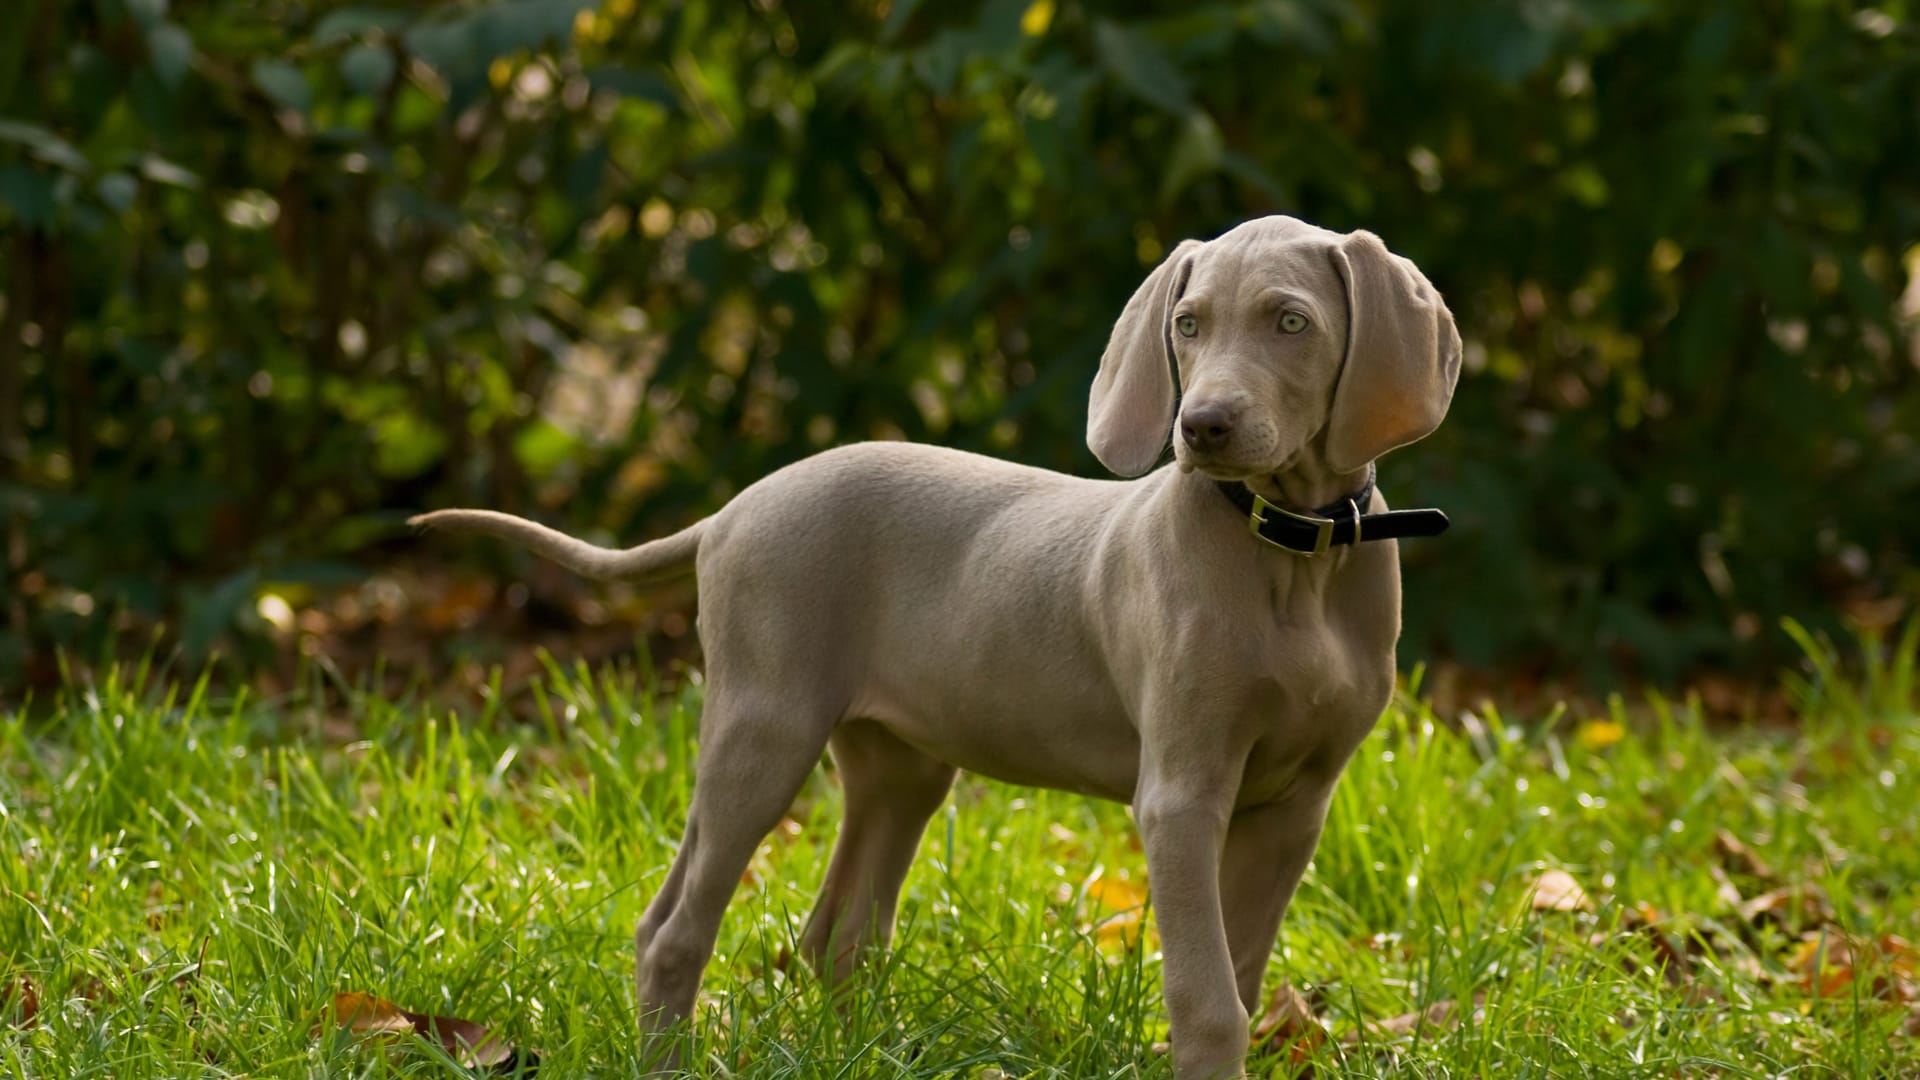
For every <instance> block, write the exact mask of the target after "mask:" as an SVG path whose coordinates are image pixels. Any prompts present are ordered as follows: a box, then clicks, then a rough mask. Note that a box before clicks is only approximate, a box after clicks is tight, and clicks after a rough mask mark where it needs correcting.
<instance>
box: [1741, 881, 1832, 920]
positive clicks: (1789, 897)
mask: <svg viewBox="0 0 1920 1080" xmlns="http://www.w3.org/2000/svg"><path fill="white" fill-rule="evenodd" d="M1739 911H1740V918H1741V919H1742V920H1744V921H1746V922H1750V923H1759V922H1761V921H1762V920H1767V921H1771V922H1774V923H1777V924H1779V925H1780V926H1781V927H1782V928H1784V929H1787V930H1796V929H1798V928H1800V927H1804V926H1820V925H1823V924H1825V923H1827V922H1830V921H1832V919H1833V902H1832V901H1831V900H1828V899H1827V894H1826V893H1824V892H1822V891H1821V890H1820V888H1819V886H1817V885H1806V884H1801V885H1787V886H1784V887H1782V888H1778V889H1772V890H1769V891H1767V892H1763V893H1761V894H1760V895H1759V896H1756V897H1754V898H1753V899H1751V900H1748V901H1746V902H1745V903H1743V904H1741V905H1740V907H1739Z"/></svg>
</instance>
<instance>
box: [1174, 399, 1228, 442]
mask: <svg viewBox="0 0 1920 1080" xmlns="http://www.w3.org/2000/svg"><path fill="white" fill-rule="evenodd" d="M1180 437H1181V438H1183V439H1185V440H1187V446H1188V447H1190V448H1191V449H1193V450H1194V451H1196V452H1198V453H1202V454H1211V453H1213V452H1214V451H1217V450H1219V449H1220V448H1221V447H1223V446H1225V445H1227V440H1228V439H1230V438H1232V437H1233V410H1232V409H1230V408H1228V407H1227V406H1225V405H1223V404H1221V403H1219V402H1217V401H1208V402H1202V403H1200V404H1198V405H1189V406H1188V407H1186V408H1184V409H1182V410H1180Z"/></svg>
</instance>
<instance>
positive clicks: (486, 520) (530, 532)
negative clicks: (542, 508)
mask: <svg viewBox="0 0 1920 1080" xmlns="http://www.w3.org/2000/svg"><path fill="white" fill-rule="evenodd" d="M407 524H409V525H412V526H413V527H414V528H416V529H454V530H457V531H466V532H478V533H486V534H487V535H489V536H497V537H499V538H500V539H502V540H507V541H511V542H512V543H515V544H518V545H520V546H521V547H523V548H526V549H527V550H529V551H531V552H533V553H534V554H535V555H539V556H541V557H543V558H547V559H551V560H553V561H554V562H557V563H559V564H560V565H561V566H564V567H566V568H567V569H569V570H572V571H573V572H574V573H576V574H584V575H585V576H587V577H590V578H598V579H600V580H602V581H612V580H615V579H629V580H635V581H639V582H641V583H649V582H656V581H671V580H673V579H674V578H678V577H685V576H687V575H688V574H691V573H692V572H693V556H694V554H695V553H696V552H698V551H699V550H700V537H701V535H702V534H703V533H705V532H706V531H707V523H706V521H704V520H702V521H696V522H694V523H693V524H692V525H689V526H687V527H686V528H684V529H681V530H680V531H679V532H677V533H674V534H673V535H672V536H663V537H661V538H660V539H658V540H649V541H648V542H646V543H644V544H641V545H639V546H638V547H630V548H626V549H624V550H621V549H617V548H603V547H601V546H600V545H598V544H589V543H587V542H586V541H585V540H577V539H575V538H573V537H571V536H568V535H567V534H566V533H563V532H560V531H558V530H556V529H549V528H547V527H546V526H545V525H542V524H540V523H539V522H535V521H528V520H527V519H526V518H521V517H514V516H513V515H512V514H502V513H499V512H497V511H493V510H435V511H434V512H433V513H431V514H419V515H416V516H414V517H410V518H408V519H407Z"/></svg>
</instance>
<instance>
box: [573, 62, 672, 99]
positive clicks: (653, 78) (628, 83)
mask: <svg viewBox="0 0 1920 1080" xmlns="http://www.w3.org/2000/svg"><path fill="white" fill-rule="evenodd" d="M587 83H588V84H589V85H590V86H592V87H593V89H594V90H595V91H596V92H597V91H601V90H611V91H612V92H614V93H616V94H619V95H620V96H621V97H630V98H640V99H641V100H643V101H651V102H654V103H656V104H659V105H663V106H665V107H667V108H669V109H676V110H677V109H678V108H679V107H680V95H678V94H676V93H674V90H673V84H672V83H670V82H668V81H667V80H666V79H665V78H664V77H663V76H661V75H658V74H656V73H654V72H651V71H636V70H634V69H633V68H623V67H602V68H594V69H592V70H591V71H588V72H587Z"/></svg>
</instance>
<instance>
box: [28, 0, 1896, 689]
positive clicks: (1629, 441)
mask: <svg viewBox="0 0 1920 1080" xmlns="http://www.w3.org/2000/svg"><path fill="white" fill-rule="evenodd" d="M1910 14H1911V13H1910V10H1909V5H1907V4H1905V3H1903V2H1900V0H1892V2H1889V3H1888V4H1886V5H1885V6H1883V7H1881V8H1878V9H1874V8H1863V7H1860V6H1858V5H1857V4H1854V3H1847V2H1840V0H1694V2H1690V3H1685V4H1668V3H1652V2H1633V0H1527V2H1520V3H1494V2H1475V3H1463V4H1445V5H1434V4H1426V3H1422V2H1417V0H1374V2H1368V0H1355V2H1351V3H1346V2H1339V0H1249V2H1233V3H1214V2H1188V3H1180V4H1143V3H1134V4H1115V5H1093V4H1084V3H1077V2H1072V0H1011V2H1002V0H993V2H988V3H943V4H930V3H921V2H919V0H892V2H889V0H878V2H877V3H860V4H830V3H820V2H812V0H756V2H754V3H751V4H747V3H738V2H731V0H730V2H703V0H686V2H683V3H663V2H657V0H646V2H642V0H605V2H604V3H601V4H597V5H588V4H583V3H580V2H578V0H503V2H495V3H486V4H461V3H442V4H435V5H418V4H411V3H408V4H402V3H393V4H389V5H384V6H383V5H375V4H368V3H344V4H336V3H328V2H319V0H317V2H313V3H297V2H290V0H259V2H249V3H241V2H237V0H207V2H190V0H173V2H172V3H171V4H170V3H169V2H168V0H14V2H13V3H12V4H10V5H8V11H7V12H6V14H5V15H3V16H0V19H5V20H7V22H8V25H7V26H6V27H5V29H4V32H3V33H0V115H4V116H5V117H6V119H5V120H4V122H0V229H3V230H4V238H5V244H4V251H5V265H4V266H3V267H0V275H3V276H0V287H4V298H5V309H4V321H3V322H0V529H4V535H3V536H0V541H3V542H4V543H3V546H0V556H3V557H0V564H3V569H0V574H3V575H4V577H0V603H4V604H5V605H6V611H5V612H4V618H5V619H6V620H7V625H8V628H9V631H10V636H9V638H8V642H9V643H8V645H7V646H6V647H5V649H4V650H0V653H3V655H0V671H5V670H13V669H16V668H17V665H18V664H19V662H20V660H21V658H22V656H23V655H24V654H25V653H27V652H28V651H29V650H34V649H42V648H44V647H45V646H48V645H51V644H67V645H78V646H82V647H84V646H85V645H86V644H87V636H88V635H89V634H102V633H107V632H110V631H109V628H110V627H111V625H112V624H113V622H114V620H112V619H107V618H103V617H102V616H105V615H108V614H113V613H121V615H122V617H123V618H133V617H139V618H156V617H162V618H168V619H170V620H172V621H174V622H175V624H176V625H178V626H179V627H180V628H181V631H182V633H183V635H184V638H185V640H186V642H187V644H188V645H189V647H190V648H191V649H194V650H200V649H205V648H206V647H207V646H208V645H210V644H211V643H213V642H214V641H216V640H218V639H221V638H222V637H224V636H226V635H228V634H230V633H232V632H233V631H234V630H235V629H236V628H243V626H244V623H245V621H246V620H248V619H250V618H253V617H254V616H253V614H252V613H253V612H254V610H255V604H254V600H255V597H256V594H257V593H258V591H259V590H261V589H262V588H264V587H266V586H267V585H268V584H270V583H280V586H281V587H282V591H285V586H286V584H287V583H292V584H295V585H304V586H306V587H312V588H324V587H326V586H327V585H329V584H332V583H336V582H343V581H348V580H352V579H354V578H356V577H358V576H360V575H362V574H363V573H364V564H363V563H361V562H359V561H356V560H357V558H361V557H364V556H357V555H356V553H357V552H363V551H364V550H365V546H366V545H367V544H368V543H369V541H373V540H376V539H379V538H382V537H390V536H391V535H392V534H393V531H394V529H395V526H396V524H397V522H398V519H399V518H400V517H401V516H402V515H403V514H404V513H406V512H408V511H412V510H415V509H418V508H421V507H426V506H433V505H445V504H452V503H477V504H484V505H490V506H497V507H502V508H506V509H510V510H515V511H519V512H522V513H530V514H534V515H537V516H540V517H542V518H545V519H548V520H551V521H554V522H556V523H558V524H561V525H563V526H566V527H569V528H572V529H576V530H584V531H586V532H588V533H590V534H593V535H596V536H599V537H601V538H620V539H624V540H628V541H631V540H635V539H638V538H640V537H643V536H646V535H649V534H652V533H655V532H658V531H660V530H662V529H665V528H667V527H669V526H670V525H672V524H676V523H678V522H681V521H684V520H686V519H690V518H691V517H694V516H697V515H698V514H700V513H703V512H705V511H707V510H710V509H711V508H712V507H714V506H715V505H717V504H719V503H720V502H721V501H722V500H724V499H725V498H726V497H727V496H728V495H729V494H730V493H731V492H733V491H736V490H738V489H739V488H740V487H741V486H743V485H745V484H747V483H749V482H751V481H752V480H753V479H755V478H757V477H759V476H761V475H763V474H765V473H766V472H768V471H769V470H771V469H773V468H776V467H778V466H779V465H781V464H784V463H786V462H788V461H792V460H794V459H796V458H799V457H801V456H803V455H806V454H808V453H811V452H813V451H814V450H816V449H818V448H820V447H824V446H827V445H830V444H833V443H837V442H843V441H849V440H856V439H866V438H874V437H901V436H904V437H906V438H911V439H919V440H928V441H936V442H941V443H946V444H949V445H954V446H960V447H966V448H971V449H977V450H981V451H985V452H988V453H993V454H998V455H1002V456H1007V457H1013V458H1017V459H1020V460H1025V461H1030V462H1034V463H1037V464H1041V465H1047V466H1052V467H1056V468H1063V469H1068V470H1072V471H1077V472H1081V473H1084V474H1090V475H1091V474H1094V473H1095V472H1096V469H1097V467H1096V466H1095V465H1094V463H1093V462H1092V459H1091V458H1090V457H1089V456H1088V455H1087V454H1086V452H1085V451H1084V449H1083V448H1082V444H1081V425H1082V423H1083V421H1084V409H1085V392H1086V387H1087V384H1088V382H1089V380H1090V379H1091V376H1092V373H1093V369H1094V366H1095V362H1096V359H1097V356H1098V354H1099V351H1100V348H1101V346H1102V344H1103V342H1104V339H1105V335H1106V332H1107V328H1108V326H1109V325H1110V323H1111V320H1112V319H1113V317H1114V315H1115V314H1116V313H1117V312H1118V310H1119V308H1120V306H1121V304H1122V303H1123V302H1124V300H1125V298H1126V297H1127V295H1128V294H1129V293H1130V291H1131V290H1132V288H1133V287H1134V285H1135V284H1136V283H1137V282H1138V280H1139V279H1140V277H1141V276H1142V274H1143V272H1144V270H1145V269H1146V268H1147V267H1148V266H1150V265H1151V264H1152V263H1154V262H1155V261H1156V260H1157V259H1158V258H1159V257H1160V256H1161V254H1162V252H1163V251H1165V250H1166V249H1167V248H1168V247H1170V246H1171V245H1172V244H1174V243H1175V242H1177V241H1178V240H1179V239H1181V238H1183V237H1186V236H1194V235H1198V236H1207V235H1211V234H1213V233H1215V232H1217V231H1219V230H1221V229H1223V228H1225V227H1227V226H1229V225H1231V224H1232V223H1234V222H1236V221H1237V220H1239V219H1242V218H1244V217H1247V216H1251V215H1255V214H1262V213H1269V212H1288V213H1295V214H1300V215H1302V216H1305V217H1308V218H1310V219H1313V220H1315V221H1318V222H1320V223H1322V224H1324V225H1327V226H1330V227H1333V228H1337V229H1349V228H1356V227H1366V228H1370V229H1373V230H1375V231H1376V232H1379V233H1380V234H1382V235H1383V236H1384V237H1386V238H1387V240H1388V242H1389V243H1390V244H1391V245H1392V246H1394V247H1395V248H1396V249H1397V250H1399V251H1401V252H1402V253H1404V254H1406V255H1408V256H1410V257H1411V258H1413V259H1414V260H1416V261H1417V262H1419V263H1420V264H1421V265H1422V266H1423V267H1424V268H1426V270H1427V271H1428V273H1429V274H1430V275H1431V276H1432V277H1433V279H1434V280H1435V282H1436V283H1437V284H1438V285H1439V286H1440V288H1441V289H1442V290H1443V291H1444V292H1445V294H1446V295H1447V297H1448V299H1449V301H1450V303H1451V305H1452V307H1453V310H1454V311H1455V313H1456V314H1457V315H1458V316H1459V318H1460V322H1461V326H1462V330H1463V333H1464V334H1465V335H1466V337H1467V338H1468V340H1469V344H1468V355H1467V367H1468V372H1467V374H1466V375H1465V376H1464V377H1463V379H1462V381H1461V387H1460V391H1459V396H1458V398H1457V400H1456V404H1455V406H1454V411H1453V415H1452V417H1451V419H1450V421H1449V423H1448V424H1447V425H1446V426H1445V427H1444V428H1443V429H1442V432H1441V433H1440V434H1439V435H1437V436H1436V437H1434V438H1433V439H1432V440H1430V441H1429V442H1428V443H1426V444H1424V445H1422V446H1421V447H1419V448H1417V449H1416V450H1413V451H1409V452H1407V453H1404V454H1402V455H1400V456H1399V457H1395V458H1390V459H1389V460H1388V461H1387V462H1386V463H1385V466H1384V468H1383V481H1384V483H1385V486H1386V488H1387V490H1388V492H1389V494H1390V495H1391V496H1392V497H1393V498H1394V500H1395V501H1396V502H1398V503H1400V504H1402V505H1412V504H1434V505H1439V506H1442V507H1445V508H1446V509H1447V510H1448V511H1449V512H1450V513H1451V514H1452V515H1453V517H1454V520H1455V522H1456V529H1455V531H1454V532H1453V534H1451V535H1450V536H1449V537H1448V538H1447V539H1446V540H1444V541H1442V542H1438V543H1430V544H1418V545H1407V547H1406V549H1405V556H1406V559H1407V562H1408V564H1409V568H1410V574H1409V603H1408V619H1407V640H1406V644H1405V646H1404V652H1405V654H1406V655H1407V656H1409V657H1410V658H1418V657H1422V656H1429V655H1450V656H1453V657H1456V658H1459V659H1461V660H1464V661H1466V662H1469V663H1473V664H1486V665H1493V664H1499V665H1505V666H1507V667H1508V668H1510V669H1512V670H1516V671H1519V670H1528V669H1532V670H1544V669H1547V668H1549V667H1551V668H1554V669H1556V670H1563V671H1575V672H1578V673H1579V674H1580V675H1582V676H1585V677H1592V678H1602V679H1605V678H1610V677H1615V676H1618V675H1621V674H1633V675H1644V676H1647V677H1652V678H1656V679H1663V680H1664V679H1673V678H1676V677H1679V676H1681V675H1683V674H1685V673H1687V672H1688V671H1690V670H1697V669H1699V668H1701V667H1704V666H1709V665H1711V666H1716V667H1721V668H1725V667H1727V666H1730V665H1733V666H1737V665H1740V664H1743V663H1752V662H1756V661H1760V660H1764V659H1767V658H1768V648H1769V647H1770V646H1771V644H1772V642H1771V638H1772V634H1773V632H1772V630H1771V627H1772V625H1773V620H1774V617H1775V616H1777V615H1779V614H1782V613H1793V614H1797V615H1801V616H1804V617H1807V618H1809V619H1810V620H1812V621H1813V622H1815V623H1816V624H1819V623H1821V622H1827V623H1831V622H1833V621H1835V620H1836V619H1837V618H1838V617H1839V616H1840V614H1842V613H1844V614H1848V615H1851V616H1852V617H1853V618H1854V619H1855V620H1857V621H1863V622H1868V623H1874V622H1876V621H1878V622H1890V621H1891V620H1892V619H1894V618H1895V617H1897V616H1898V614H1899V613H1900V610H1901V607H1902V605H1903V604H1905V602H1906V600H1907V599H1909V598H1911V597H1912V596H1913V595H1914V593H1915V591H1916V589H1915V574H1916V570H1915V567H1914V563H1913V550H1912V549H1913V543H1914V541H1915V539H1916V538H1920V448H1917V447H1916V445H1915V442H1914V433H1915V432H1916V431H1917V430H1920V387H1917V386H1916V375H1920V346H1916V345H1915V336H1914V326H1913V321H1912V320H1913V319H1914V317H1915V313H1916V309H1917V308H1920V286H1916V285H1915V284H1914V282H1915V279H1916V277H1920V254H1916V248H1915V246H1914V245H1915V243H1916V240H1917V239H1920V108H1916V104H1915V103H1916V102H1920V30H1917V29H1916V27H1915V26H1914V25H1913V23H1912V22H1911V19H1910ZM1903 292H1904V293H1905V299H1904V301H1903V299H1902V294H1903ZM1903 304H1904V306H1903ZM0 678H3V677H0Z"/></svg>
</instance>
